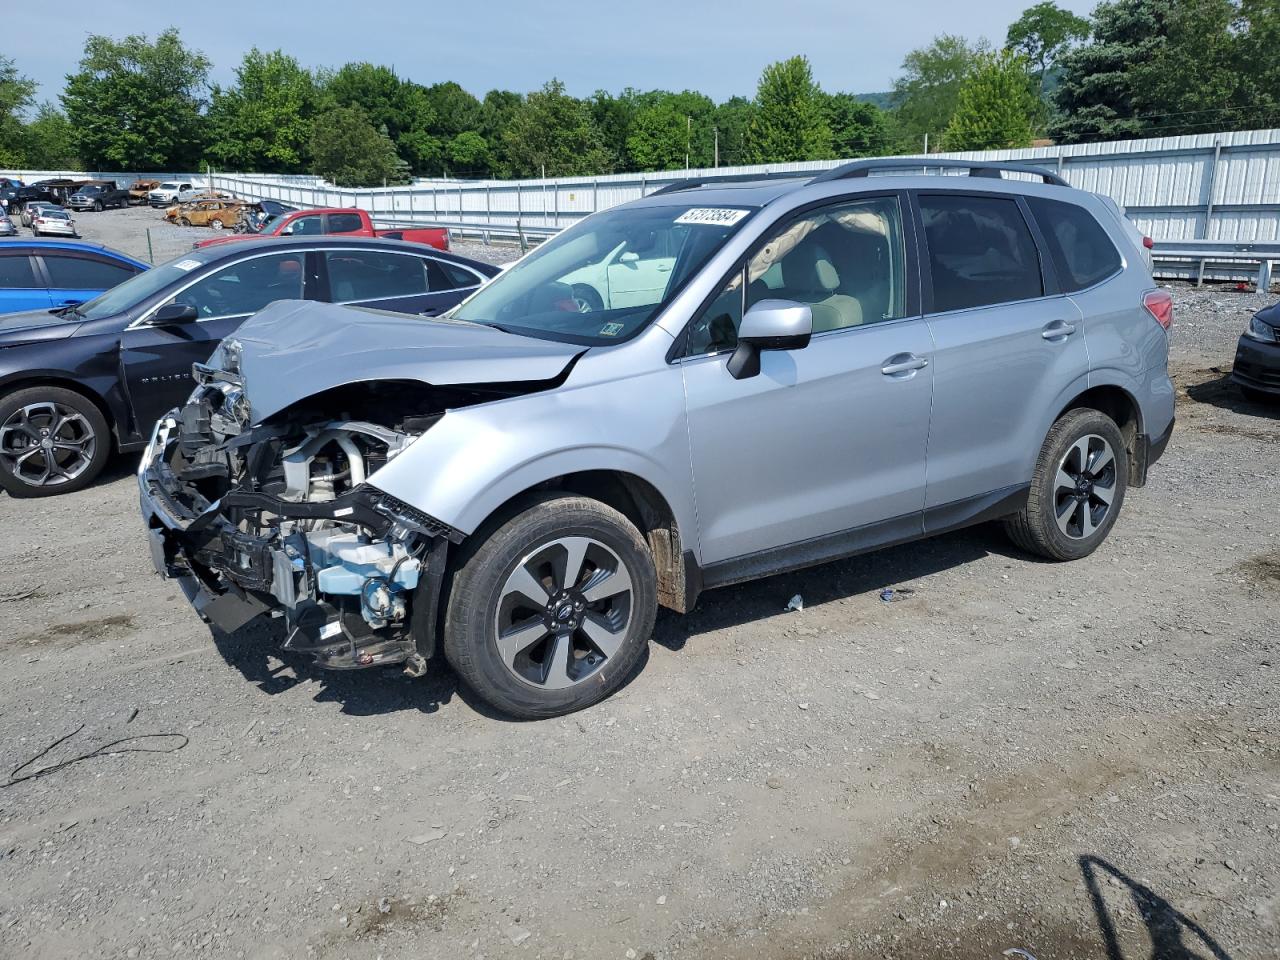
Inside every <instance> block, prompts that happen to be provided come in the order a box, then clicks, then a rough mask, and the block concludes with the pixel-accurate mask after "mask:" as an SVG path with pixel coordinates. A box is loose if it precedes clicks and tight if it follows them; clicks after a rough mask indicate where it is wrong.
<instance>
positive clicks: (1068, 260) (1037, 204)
mask: <svg viewBox="0 0 1280 960" xmlns="http://www.w3.org/2000/svg"><path fill="white" fill-rule="evenodd" d="M1027 204H1028V205H1029V206H1030V207H1031V214H1032V216H1034V217H1035V218H1036V223H1038V224H1039V225H1040V232H1041V233H1042V234H1044V238H1045V243H1046V245H1047V246H1048V247H1049V256H1051V257H1052V258H1053V264H1054V266H1055V267H1056V268H1057V272H1058V277H1059V279H1060V280H1061V282H1062V289H1063V290H1064V291H1065V292H1067V293H1072V292H1074V291H1076V290H1083V289H1084V288H1085V287H1091V286H1093V285H1094V284H1095V283H1098V282H1099V281H1100V280H1105V279H1106V278H1107V277H1109V276H1111V275H1112V274H1113V273H1115V272H1116V271H1117V270H1119V269H1120V253H1119V251H1117V250H1116V247H1115V244H1114V243H1112V242H1111V238H1110V237H1109V236H1107V231H1106V230H1104V229H1102V225H1101V224H1100V223H1098V221H1097V220H1095V219H1094V218H1093V214H1091V213H1090V212H1089V211H1088V210H1086V209H1084V207H1079V206H1076V204H1074V203H1063V202H1062V201H1061V200H1046V199H1044V198H1042V197H1027Z"/></svg>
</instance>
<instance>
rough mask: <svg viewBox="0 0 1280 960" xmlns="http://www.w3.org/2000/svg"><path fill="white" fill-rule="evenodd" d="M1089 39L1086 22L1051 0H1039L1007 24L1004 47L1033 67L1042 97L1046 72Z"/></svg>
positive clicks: (1087, 23)
mask: <svg viewBox="0 0 1280 960" xmlns="http://www.w3.org/2000/svg"><path fill="white" fill-rule="evenodd" d="M1088 36H1089V21H1088V20H1086V19H1084V18H1083V17H1077V16H1076V15H1075V14H1074V13H1072V12H1071V11H1070V10H1064V9H1062V8H1061V7H1060V6H1058V5H1057V4H1056V3H1054V2H1053V0H1041V2H1040V3H1037V4H1036V5H1035V6H1034V7H1028V8H1027V9H1026V10H1023V11H1022V16H1020V17H1019V18H1018V19H1017V20H1015V21H1014V22H1013V23H1012V24H1010V25H1009V33H1008V37H1007V39H1006V41H1005V45H1006V46H1008V47H1010V48H1012V49H1014V50H1017V51H1018V52H1020V53H1022V54H1024V55H1025V56H1026V57H1027V59H1028V60H1030V61H1031V62H1032V63H1033V64H1034V65H1035V68H1036V77H1037V79H1038V81H1039V88H1040V92H1041V93H1042V94H1043V92H1044V85H1045V79H1046V78H1047V77H1048V75H1049V70H1050V69H1051V68H1052V67H1053V65H1054V63H1056V62H1057V60H1058V58H1059V57H1060V56H1062V54H1064V53H1065V52H1066V51H1067V50H1068V48H1070V46H1071V45H1072V44H1073V43H1077V42H1079V41H1081V40H1084V39H1086V38H1087V37H1088Z"/></svg>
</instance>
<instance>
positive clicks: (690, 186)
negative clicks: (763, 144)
mask: <svg viewBox="0 0 1280 960" xmlns="http://www.w3.org/2000/svg"><path fill="white" fill-rule="evenodd" d="M810 173H812V171H809V170H783V171H780V172H778V173H737V174H733V175H731V176H727V177H717V176H714V175H709V176H704V177H693V178H691V179H688V180H677V181H676V182H675V183H668V184H667V185H666V186H664V187H659V188H658V189H657V190H655V191H653V193H646V194H645V196H646V197H660V196H662V195H663V194H664V193H679V192H680V191H681V190H694V189H697V188H698V187H715V186H719V185H720V184H722V183H751V182H753V181H756V180H781V179H783V178H786V177H807V176H809V175H810Z"/></svg>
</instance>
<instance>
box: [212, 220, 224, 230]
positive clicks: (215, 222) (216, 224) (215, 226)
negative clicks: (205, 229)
mask: <svg viewBox="0 0 1280 960" xmlns="http://www.w3.org/2000/svg"><path fill="white" fill-rule="evenodd" d="M209 226H211V227H213V229H215V230H221V229H222V221H221V220H219V219H218V218H217V217H214V218H213V219H212V220H210V221H209Z"/></svg>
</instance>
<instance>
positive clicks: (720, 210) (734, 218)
mask: <svg viewBox="0 0 1280 960" xmlns="http://www.w3.org/2000/svg"><path fill="white" fill-rule="evenodd" d="M750 212H751V211H750V210H731V209H729V208H728V207H695V208H694V209H692V210H686V211H685V212H684V213H682V214H680V216H678V217H676V223H690V224H704V225H709V226H712V227H731V226H733V225H734V224H735V223H737V222H738V221H739V220H741V219H742V218H743V217H745V216H746V215H747V214H749V213H750Z"/></svg>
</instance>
